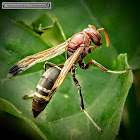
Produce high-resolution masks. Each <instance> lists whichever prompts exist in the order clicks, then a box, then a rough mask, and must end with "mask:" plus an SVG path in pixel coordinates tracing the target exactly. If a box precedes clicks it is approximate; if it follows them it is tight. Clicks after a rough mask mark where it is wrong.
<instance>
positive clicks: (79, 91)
mask: <svg viewBox="0 0 140 140" xmlns="http://www.w3.org/2000/svg"><path fill="white" fill-rule="evenodd" d="M76 69H77V68H76V65H73V67H72V69H71V72H72V78H73V81H74V83H75V85H76V86H77V88H78V93H79V95H80V101H81V103H80V106H81V109H82V110H83V111H84V113H85V114H86V116H87V117H88V119H89V120H90V121H91V122H92V124H94V126H95V127H96V128H97V129H98V130H99V131H100V132H103V130H102V129H101V128H100V127H99V126H98V125H97V124H96V123H95V122H94V120H93V119H92V118H91V117H90V116H89V114H88V113H87V111H86V110H85V107H84V101H83V96H82V93H81V86H80V83H79V82H78V80H77V79H76V77H75V74H76Z"/></svg>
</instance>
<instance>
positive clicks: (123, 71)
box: [79, 59, 132, 74]
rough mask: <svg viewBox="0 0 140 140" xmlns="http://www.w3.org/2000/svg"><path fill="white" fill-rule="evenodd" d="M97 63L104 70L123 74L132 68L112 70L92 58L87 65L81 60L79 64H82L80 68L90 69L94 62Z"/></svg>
mask: <svg viewBox="0 0 140 140" xmlns="http://www.w3.org/2000/svg"><path fill="white" fill-rule="evenodd" d="M93 63H94V64H95V65H96V66H98V67H99V68H100V69H102V70H103V71H104V72H109V73H114V74H122V73H125V72H127V71H129V70H132V68H131V67H130V68H128V69H126V70H122V71H112V70H108V69H106V68H105V67H104V66H103V65H101V64H100V63H98V62H96V61H95V60H93V59H92V60H91V61H89V62H88V63H87V64H86V65H85V64H84V62H83V61H81V62H80V63H79V66H80V68H82V69H84V70H85V69H88V68H89V67H90V66H91V65H92V64H93Z"/></svg>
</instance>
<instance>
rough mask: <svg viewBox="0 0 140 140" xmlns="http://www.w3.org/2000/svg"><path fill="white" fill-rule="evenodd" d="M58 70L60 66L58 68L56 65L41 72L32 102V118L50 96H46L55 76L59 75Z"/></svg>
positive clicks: (41, 109)
mask: <svg viewBox="0 0 140 140" xmlns="http://www.w3.org/2000/svg"><path fill="white" fill-rule="evenodd" d="M60 71H61V68H59V67H58V66H55V67H51V68H50V69H48V70H47V71H46V72H45V73H44V74H43V76H42V78H41V79H40V81H39V82H38V85H37V88H36V91H35V93H34V97H33V102H32V111H33V115H34V118H36V117H37V116H38V115H39V114H40V113H41V111H43V110H44V108H45V107H46V105H47V104H48V103H49V101H50V99H51V97H48V95H49V93H50V90H51V89H52V87H53V85H54V83H55V81H56V79H57V77H58V76H59V74H60Z"/></svg>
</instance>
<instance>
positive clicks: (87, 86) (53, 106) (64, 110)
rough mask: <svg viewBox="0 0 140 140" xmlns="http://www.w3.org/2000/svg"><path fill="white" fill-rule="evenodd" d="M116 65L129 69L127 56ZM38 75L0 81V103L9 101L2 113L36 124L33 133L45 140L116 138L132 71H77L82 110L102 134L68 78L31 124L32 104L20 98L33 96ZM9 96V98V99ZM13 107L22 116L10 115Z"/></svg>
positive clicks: (39, 72)
mask: <svg viewBox="0 0 140 140" xmlns="http://www.w3.org/2000/svg"><path fill="white" fill-rule="evenodd" d="M117 62H118V68H120V70H121V69H126V68H127V67H128V66H127V61H126V54H125V55H120V56H119V57H118V61H117ZM41 75H42V71H38V72H35V73H30V74H26V75H22V76H17V77H15V78H14V79H11V80H5V81H3V80H2V81H1V82H2V84H1V91H2V93H1V97H3V98H4V99H3V100H8V101H6V102H8V103H9V102H10V103H9V104H8V105H7V104H4V106H5V107H4V108H2V109H4V110H5V111H7V112H9V113H11V114H13V115H15V116H17V117H20V115H21V116H24V117H26V118H28V120H30V122H28V121H27V122H28V123H29V124H30V125H31V126H32V123H33V124H35V126H36V127H38V129H36V128H35V130H36V131H37V132H38V131H41V132H42V133H43V135H44V137H45V136H46V137H47V138H48V139H53V138H54V139H62V138H64V139H71V138H73V139H77V138H80V139H85V138H87V137H88V138H89V139H93V138H94V139H106V138H108V139H113V138H114V137H115V136H116V133H117V132H118V129H119V124H120V120H121V113H122V110H123V106H124V103H125V99H126V96H127V93H128V90H129V88H130V86H131V83H132V81H133V79H132V72H131V71H129V72H127V73H125V74H121V75H114V74H109V73H104V72H102V71H98V70H94V69H89V70H87V71H86V72H85V71H83V70H80V69H78V73H77V78H78V79H79V81H80V83H81V86H82V93H83V98H84V101H85V107H86V109H87V111H88V112H89V114H90V115H91V117H92V118H93V119H94V120H95V121H96V122H97V123H98V125H99V126H100V127H101V128H102V129H103V130H104V132H103V134H101V133H100V132H99V131H98V130H97V129H96V128H95V127H94V125H93V124H92V123H91V122H90V121H89V120H88V118H86V116H85V115H84V113H83V112H82V111H81V110H80V108H79V104H80V103H79V102H80V100H79V95H78V91H77V88H76V87H75V85H74V84H73V81H72V78H70V74H68V76H67V77H66V79H65V81H64V83H63V84H62V86H60V87H59V89H58V91H57V92H56V94H55V95H54V96H53V98H52V100H51V102H50V103H49V105H48V106H47V107H46V109H45V110H44V111H43V112H42V113H41V114H40V116H39V117H38V118H37V119H36V120H33V116H32V111H31V102H32V101H31V100H30V99H29V100H23V99H22V98H21V97H22V96H23V95H25V94H31V93H33V92H34V89H35V87H36V84H37V81H38V80H39V78H40V77H41ZM92 75H93V76H92ZM95 75H96V76H95ZM34 81H35V82H34ZM89 81H90V82H89ZM71 87H73V88H71ZM9 93H12V95H11V96H9ZM1 104H3V102H1ZM12 104H14V105H15V106H16V107H18V110H20V111H21V112H22V114H21V113H19V114H18V115H17V114H15V113H14V112H13V110H15V108H14V107H13V105H12ZM9 105H11V106H12V107H13V110H12V107H11V108H10V109H8V108H9V107H8V106H9ZM2 106H3V105H2ZM9 110H12V111H9ZM20 118H22V117H20ZM31 122H32V123H31ZM33 128H34V127H33ZM58 134H59V135H58ZM41 136H42V135H41Z"/></svg>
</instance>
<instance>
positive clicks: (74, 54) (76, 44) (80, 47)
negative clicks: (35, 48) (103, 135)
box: [8, 25, 132, 132]
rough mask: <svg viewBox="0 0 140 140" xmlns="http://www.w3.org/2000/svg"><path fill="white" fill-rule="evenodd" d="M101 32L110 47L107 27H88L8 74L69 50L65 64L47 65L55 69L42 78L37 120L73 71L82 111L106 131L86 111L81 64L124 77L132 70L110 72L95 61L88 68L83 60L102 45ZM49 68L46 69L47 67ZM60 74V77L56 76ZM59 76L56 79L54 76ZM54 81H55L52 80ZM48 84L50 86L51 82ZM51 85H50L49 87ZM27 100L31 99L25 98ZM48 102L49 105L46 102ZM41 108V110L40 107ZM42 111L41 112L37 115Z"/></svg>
mask: <svg viewBox="0 0 140 140" xmlns="http://www.w3.org/2000/svg"><path fill="white" fill-rule="evenodd" d="M100 31H103V32H104V35H105V38H106V46H107V47H108V46H109V37H108V35H107V33H106V31H105V29H104V28H100V29H98V30H96V28H95V27H94V26H93V25H88V28H85V29H84V30H83V31H82V32H79V33H76V34H75V35H73V36H72V37H71V38H69V39H68V40H67V41H65V42H63V43H62V44H60V45H57V46H55V47H52V48H50V49H47V50H44V51H42V52H39V53H37V54H34V55H31V56H27V57H25V58H24V59H22V60H20V61H19V62H17V63H16V64H15V65H14V66H13V67H12V68H11V69H10V70H9V73H8V78H12V77H14V76H16V75H17V74H19V73H21V72H23V71H25V70H27V69H28V68H30V67H32V66H33V65H35V64H36V63H39V62H43V61H46V60H49V59H51V58H53V57H55V56H57V55H60V54H62V53H63V52H64V51H65V50H66V59H67V60H66V61H65V63H64V65H62V66H57V65H55V64H52V63H49V62H46V64H45V65H50V66H52V68H50V69H49V70H48V71H45V73H44V74H43V77H44V78H43V77H42V78H41V79H40V81H39V83H38V85H37V88H36V92H35V93H34V100H33V104H32V106H33V108H32V109H33V114H34V117H37V115H38V114H39V113H40V112H41V111H42V110H43V109H44V108H45V106H46V105H47V104H48V102H49V101H50V99H51V97H52V96H53V95H54V93H55V92H56V90H57V88H58V87H59V86H60V85H61V84H62V82H63V81H64V79H65V77H66V75H67V73H68V72H69V71H71V72H72V78H73V81H74V83H75V85H76V86H77V88H78V93H79V95H80V100H81V104H80V106H81V109H82V110H83V111H84V113H85V114H86V116H87V117H88V118H89V119H90V121H91V122H92V123H93V124H94V126H95V127H96V128H97V129H98V130H99V131H100V132H103V130H102V129H101V128H100V127H99V126H98V125H97V124H96V123H95V122H94V121H93V119H92V118H91V117H90V116H89V115H88V113H87V112H86V110H85V107H84V102H83V97H82V93H81V86H80V83H79V82H78V80H77V79H76V77H75V74H76V70H77V64H79V66H80V68H82V69H84V70H85V69H88V68H89V67H90V66H91V65H92V64H93V63H94V64H95V65H97V66H98V67H99V68H101V69H102V70H103V71H105V72H110V73H115V74H122V73H125V72H127V71H128V70H131V69H132V68H128V69H126V70H123V71H111V70H108V69H106V68H105V67H104V66H102V65H101V64H99V63H98V62H96V61H95V60H93V59H92V60H91V61H89V62H88V63H87V64H86V65H85V64H84V61H83V59H84V58H85V57H86V56H87V54H88V53H91V52H92V50H94V49H96V48H97V47H100V46H101V45H102V42H101V34H100V33H99V32H100ZM91 42H93V43H94V44H95V46H94V47H93V46H90V45H91ZM45 69H46V68H45ZM56 73H57V74H56ZM53 75H55V76H53ZM52 78H54V79H53V80H52ZM51 81H53V83H52V85H51V86H50V83H51ZM47 82H48V83H47ZM48 86H50V87H49V88H48ZM25 97H31V96H30V95H29V96H27V95H26V96H24V98H25ZM44 100H45V102H44ZM39 101H40V102H41V101H42V103H43V104H44V105H43V104H42V106H40V108H39V110H36V111H35V110H34V109H35V107H37V105H35V104H37V102H38V103H39ZM37 108H38V107H37ZM37 111H38V112H37Z"/></svg>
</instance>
